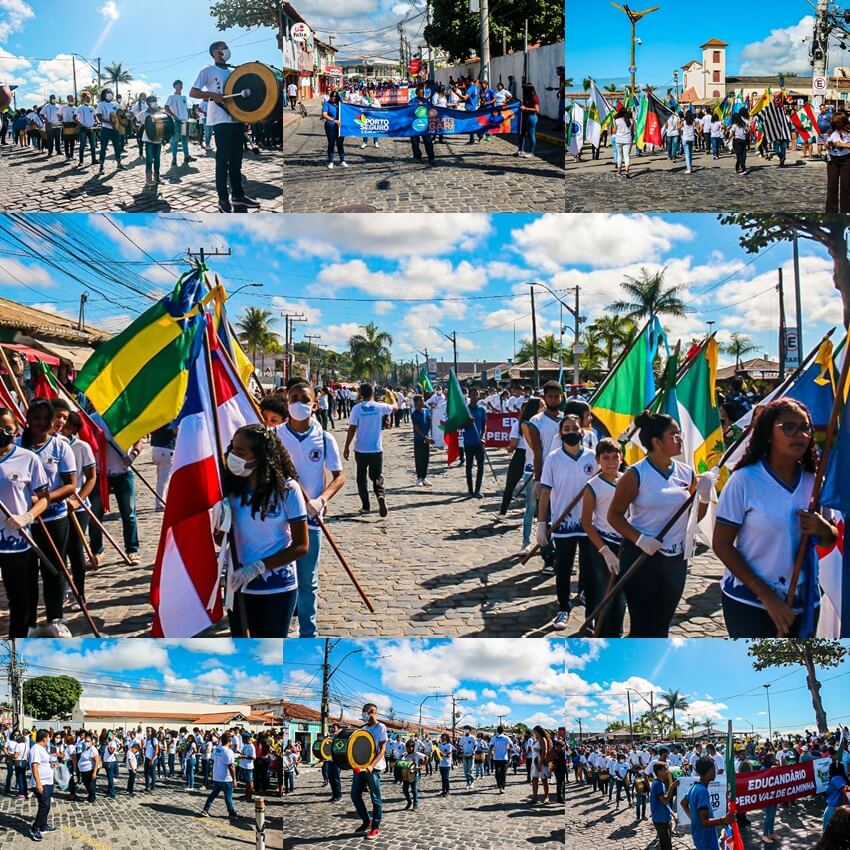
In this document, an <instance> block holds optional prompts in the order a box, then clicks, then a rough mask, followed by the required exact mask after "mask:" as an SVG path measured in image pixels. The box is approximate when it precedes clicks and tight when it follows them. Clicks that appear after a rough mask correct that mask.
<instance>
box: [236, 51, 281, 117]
mask: <svg viewBox="0 0 850 850" xmlns="http://www.w3.org/2000/svg"><path fill="white" fill-rule="evenodd" d="M224 95H225V97H226V98H227V99H226V100H225V102H224V103H225V108H226V109H227V111H228V112H229V113H230V116H231V117H232V118H235V119H236V120H237V121H241V122H242V123H243V124H263V123H265V122H266V121H277V120H278V119H280V118H281V117H282V115H283V71H279V70H278V69H277V68H273V67H272V66H271V65H264V64H263V63H262V62H246V63H245V64H244V65H237V66H236V68H235V69H234V70H233V73H232V74H231V75H230V76H229V77H228V78H227V82H226V83H225V84H224Z"/></svg>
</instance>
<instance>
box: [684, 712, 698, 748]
mask: <svg viewBox="0 0 850 850" xmlns="http://www.w3.org/2000/svg"><path fill="white" fill-rule="evenodd" d="M686 725H687V727H688V731H689V732H690V733H691V744H695V743H696V739H697V738H696V731H697V729H699V720H697V719H696V718H695V717H692V718H691V719H690V720H689V721H688V722H687V724H686Z"/></svg>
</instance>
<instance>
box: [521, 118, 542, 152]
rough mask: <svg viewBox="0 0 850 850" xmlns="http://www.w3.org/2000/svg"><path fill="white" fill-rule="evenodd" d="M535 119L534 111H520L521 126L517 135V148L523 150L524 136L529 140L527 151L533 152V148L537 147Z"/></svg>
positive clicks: (536, 119)
mask: <svg viewBox="0 0 850 850" xmlns="http://www.w3.org/2000/svg"><path fill="white" fill-rule="evenodd" d="M537 121H538V116H537V113H536V112H523V113H522V127H521V129H520V137H519V149H520V150H521V151H524V150H525V137H526V136H528V137H529V139H530V140H531V148H530V149H529V152H530V153H534V149H535V148H536V147H537Z"/></svg>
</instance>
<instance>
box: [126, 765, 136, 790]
mask: <svg viewBox="0 0 850 850" xmlns="http://www.w3.org/2000/svg"><path fill="white" fill-rule="evenodd" d="M135 784H136V771H135V770H128V771H127V793H128V794H132V793H133V788H134V786H135Z"/></svg>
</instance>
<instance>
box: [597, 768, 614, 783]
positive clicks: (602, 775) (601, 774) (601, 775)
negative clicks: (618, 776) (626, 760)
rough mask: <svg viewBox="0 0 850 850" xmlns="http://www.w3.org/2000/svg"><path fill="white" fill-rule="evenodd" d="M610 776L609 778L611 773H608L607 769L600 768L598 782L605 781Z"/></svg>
mask: <svg viewBox="0 0 850 850" xmlns="http://www.w3.org/2000/svg"><path fill="white" fill-rule="evenodd" d="M610 778H611V774H610V773H608V771H607V770H600V771H599V781H600V782H607V781H608V780H609V779H610Z"/></svg>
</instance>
